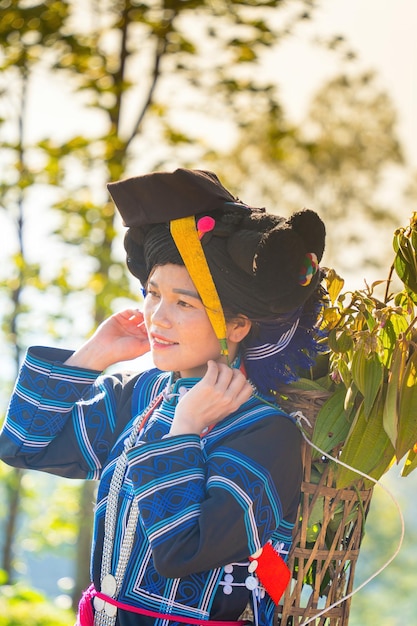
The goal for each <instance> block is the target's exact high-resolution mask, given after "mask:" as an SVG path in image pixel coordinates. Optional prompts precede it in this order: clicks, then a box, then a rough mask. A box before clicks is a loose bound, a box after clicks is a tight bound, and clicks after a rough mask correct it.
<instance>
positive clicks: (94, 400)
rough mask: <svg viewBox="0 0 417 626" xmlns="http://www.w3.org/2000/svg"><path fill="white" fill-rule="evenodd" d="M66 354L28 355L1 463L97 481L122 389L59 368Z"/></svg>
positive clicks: (93, 375)
mask: <svg viewBox="0 0 417 626" xmlns="http://www.w3.org/2000/svg"><path fill="white" fill-rule="evenodd" d="M71 354H72V353H71V352H70V351H66V350H60V349H53V348H31V349H29V351H28V353H27V355H26V358H25V360H24V362H23V364H22V368H21V370H20V373H19V377H18V380H17V382H16V385H15V389H14V392H13V395H12V398H11V401H10V405H9V408H8V412H7V416H6V420H5V423H4V426H3V430H2V433H1V435H0V455H1V458H2V459H3V460H4V461H5V462H6V463H8V464H10V465H13V466H15V467H22V468H27V469H38V470H42V471H46V472H50V473H53V474H57V475H61V476H66V477H68V478H90V479H92V478H98V477H99V475H100V471H101V468H102V465H103V462H104V461H105V459H106V458H107V456H108V453H109V451H110V449H111V446H112V445H113V443H114V439H115V436H116V434H117V430H118V429H117V428H116V413H115V411H116V400H117V396H120V394H121V391H122V389H123V388H124V385H123V382H122V381H121V379H120V377H119V378H118V377H115V376H100V372H97V371H92V370H86V369H81V368H74V367H70V366H66V365H63V362H64V361H65V360H66V359H67V358H68V357H69V356H70V355H71ZM130 396H131V392H130V393H129V394H128V397H129V404H128V407H127V408H128V410H127V417H128V418H130Z"/></svg>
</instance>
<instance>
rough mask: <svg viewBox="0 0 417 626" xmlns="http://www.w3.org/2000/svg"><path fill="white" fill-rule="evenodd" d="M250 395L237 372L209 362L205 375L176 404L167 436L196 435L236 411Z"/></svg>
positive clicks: (245, 380)
mask: <svg viewBox="0 0 417 626" xmlns="http://www.w3.org/2000/svg"><path fill="white" fill-rule="evenodd" d="M252 393H253V388H252V385H251V384H250V383H249V381H248V380H247V379H246V378H245V376H244V374H243V373H242V372H241V371H240V370H238V369H233V368H230V367H229V366H228V365H225V364H224V363H218V362H216V361H209V362H208V364H207V372H206V374H205V376H204V377H203V378H202V379H201V380H200V381H199V382H198V383H197V384H196V385H195V387H193V388H192V389H190V390H189V391H188V392H187V393H186V394H185V395H184V396H183V397H182V398H181V399H180V401H179V402H178V405H177V408H176V409H175V416H174V419H173V421H172V425H171V430H170V434H171V435H180V434H181V435H184V434H198V435H199V434H201V432H202V431H203V430H204V429H205V428H207V427H209V426H213V425H214V424H217V423H218V422H220V421H221V420H222V419H224V418H225V417H227V416H228V415H230V413H233V411H237V409H238V408H239V407H240V406H241V405H242V404H243V403H244V402H246V401H247V400H249V398H250V396H251V395H252Z"/></svg>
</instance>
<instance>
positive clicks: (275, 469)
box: [0, 348, 301, 626]
mask: <svg viewBox="0 0 417 626" xmlns="http://www.w3.org/2000/svg"><path fill="white" fill-rule="evenodd" d="M70 354H71V352H68V351H65V350H58V349H52V348H31V349H30V350H29V351H28V353H27V355H26V358H25V361H24V363H23V366H22V368H21V371H20V375H19V378H18V380H17V383H16V387H15V390H14V393H13V396H12V399H11V402H10V406H9V410H8V415H7V418H6V421H5V424H4V427H3V431H2V433H1V436H0V453H1V458H2V459H3V460H4V461H5V462H6V463H9V464H10V465H13V466H16V467H22V468H28V469H37V470H42V471H45V472H50V473H53V474H57V475H60V476H66V477H69V478H87V479H96V480H99V481H100V482H99V487H98V497H97V505H96V508H95V527H94V541H93V547H92V560H91V574H92V580H93V582H94V583H95V586H96V588H97V589H99V588H100V566H101V554H102V550H103V535H104V516H105V509H106V502H107V499H106V497H107V493H108V489H109V484H110V479H111V476H112V473H113V471H114V466H115V460H116V459H117V457H118V456H119V454H120V452H121V451H122V449H123V445H124V441H125V439H126V437H127V436H128V435H129V433H130V431H131V428H132V424H133V422H134V420H135V418H136V417H137V416H138V415H140V414H141V413H142V411H143V410H144V409H145V408H146V407H147V405H148V404H149V402H150V401H151V400H152V399H153V398H154V397H155V396H156V395H157V394H158V393H159V392H161V391H162V390H166V395H165V399H164V400H163V402H162V404H160V405H159V406H158V408H157V409H156V410H155V411H154V412H153V414H152V415H151V417H150V418H149V420H148V421H147V423H146V425H145V426H144V428H143V430H142V432H141V433H140V434H139V437H138V441H137V443H136V445H135V446H134V447H133V448H132V449H131V450H130V452H129V453H128V467H127V471H126V475H125V479H124V482H123V485H122V490H121V494H120V498H119V505H118V506H119V511H118V516H117V527H116V536H115V543H114V548H113V565H114V567H116V564H117V561H118V557H119V552H120V547H121V542H122V538H123V533H124V529H125V524H126V520H127V516H128V509H129V506H130V503H131V501H132V497H133V495H134V494H135V495H137V496H138V498H139V511H140V517H139V523H138V526H137V531H136V537H135V541H134V545H133V551H132V554H131V557H130V560H129V562H128V566H127V570H126V575H125V578H124V581H123V584H122V588H121V591H120V594H119V600H120V601H121V602H124V603H126V604H129V605H134V606H140V607H144V608H147V609H150V610H154V611H158V612H162V613H173V614H176V615H181V616H185V617H192V618H198V619H201V620H202V621H204V620H207V619H214V620H236V619H238V618H239V616H240V614H241V612H242V611H243V609H244V608H245V606H246V604H247V602H248V600H249V599H250V598H251V596H253V597H252V601H254V603H255V606H254V609H255V611H256V612H257V614H258V621H259V624H260V625H261V626H271V625H272V624H273V610H274V605H273V603H272V601H271V600H270V598H269V596H268V595H267V594H265V592H264V591H263V590H262V588H261V587H258V588H257V589H256V590H255V591H254V592H253V593H252V591H249V590H248V588H247V587H246V586H245V579H246V578H247V577H248V556H249V555H251V554H253V553H254V552H256V551H257V550H258V549H259V548H260V547H261V546H263V545H264V544H265V543H266V542H267V541H271V542H272V544H273V545H274V546H275V548H276V549H277V550H278V551H279V553H280V554H281V555H282V556H283V558H284V559H285V555H286V554H287V552H288V549H289V547H290V545H291V533H292V529H293V525H294V522H295V518H296V512H297V505H298V500H299V487H300V482H301V461H300V441H301V437H300V433H299V431H298V428H297V427H296V425H295V424H294V422H293V421H292V420H291V419H290V418H289V417H288V416H286V415H285V414H281V413H280V412H279V410H278V409H274V408H273V407H271V406H268V405H267V404H264V403H262V402H260V401H259V400H258V399H255V398H253V397H252V398H251V399H250V400H249V401H248V402H246V403H245V404H244V405H242V406H241V407H240V408H239V410H238V411H236V412H234V413H232V414H231V415H229V416H228V417H227V418H226V419H224V420H223V421H221V422H220V423H218V424H217V425H216V426H215V427H214V428H213V429H212V430H211V431H209V432H208V433H207V434H206V435H205V436H203V437H202V438H200V437H199V436H197V435H193V434H190V435H178V436H173V437H165V438H164V435H167V434H168V432H169V429H170V424H171V421H172V418H173V415H174V411H175V406H176V404H177V402H178V394H180V393H182V392H183V391H184V390H185V389H188V388H190V387H192V386H193V385H194V384H195V383H196V382H197V380H196V379H180V380H177V381H175V382H172V375H171V374H170V373H166V372H161V371H159V370H156V369H153V370H150V371H148V372H145V373H142V374H134V375H133V374H132V375H110V374H104V375H102V374H100V373H99V372H96V371H91V370H86V369H82V368H75V367H70V366H66V365H63V362H64V361H65V360H66V359H67V358H68V357H69V356H70ZM117 624H118V626H138V625H139V624H141V625H145V626H151V625H152V626H177V624H178V623H177V622H169V623H168V622H166V621H164V620H162V619H156V620H155V619H153V618H147V617H142V616H138V615H135V614H133V613H129V612H126V611H122V610H119V612H118V618H117Z"/></svg>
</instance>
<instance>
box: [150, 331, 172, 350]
mask: <svg viewBox="0 0 417 626" xmlns="http://www.w3.org/2000/svg"><path fill="white" fill-rule="evenodd" d="M151 340H152V347H153V348H154V347H155V348H159V347H164V346H177V345H178V342H176V341H169V340H168V339H165V338H164V337H161V336H160V335H154V334H153V333H152V334H151Z"/></svg>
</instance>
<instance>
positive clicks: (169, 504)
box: [128, 415, 301, 578]
mask: <svg viewBox="0 0 417 626" xmlns="http://www.w3.org/2000/svg"><path fill="white" fill-rule="evenodd" d="M128 461H129V471H130V478H131V479H132V482H133V484H134V489H135V493H136V495H137V497H138V499H139V509H140V513H141V519H142V522H143V524H144V526H145V528H146V532H147V535H148V538H149V541H150V543H151V546H152V553H153V558H154V562H155V566H156V568H157V569H158V571H159V572H160V573H161V574H162V575H164V576H166V577H168V578H177V577H183V576H187V575H188V574H190V573H193V572H198V571H206V570H208V569H213V568H215V567H221V566H224V565H226V564H228V563H231V562H238V561H242V560H245V559H247V557H248V556H249V555H250V554H253V553H254V552H256V550H258V549H259V548H260V547H261V546H263V545H264V544H265V543H266V542H267V541H268V540H272V541H273V542H280V543H283V544H285V545H286V546H289V545H290V544H291V534H292V528H293V524H294V521H295V514H296V510H297V505H298V500H299V492H300V482H301V460H300V434H299V432H298V430H297V428H296V426H295V425H294V424H293V423H292V422H290V421H289V420H288V419H287V418H285V417H280V416H277V415H274V416H271V417H266V418H264V419H263V420H260V421H259V422H258V423H257V424H253V425H252V426H251V427H249V428H247V429H244V430H242V431H241V432H240V433H234V435H233V437H230V438H229V439H228V440H227V441H222V442H220V444H219V445H218V446H215V445H213V446H212V447H211V448H210V447H209V449H208V450H203V449H202V445H201V443H200V440H199V437H197V436H196V435H182V436H176V437H171V438H166V439H163V440H161V441H157V442H150V443H139V444H138V445H137V446H136V447H135V448H133V449H132V450H131V451H130V452H129V453H128Z"/></svg>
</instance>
